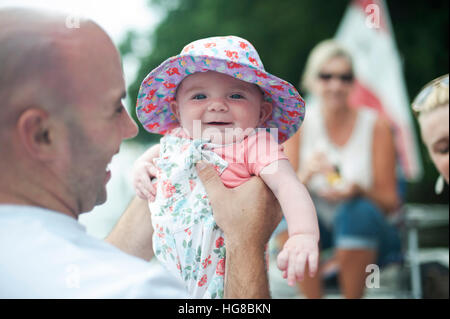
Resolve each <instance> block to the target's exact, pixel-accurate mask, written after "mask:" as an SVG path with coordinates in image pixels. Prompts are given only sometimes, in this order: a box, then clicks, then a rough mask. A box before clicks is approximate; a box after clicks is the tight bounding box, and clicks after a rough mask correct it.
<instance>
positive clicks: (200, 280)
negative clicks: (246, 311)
mask: <svg viewBox="0 0 450 319" xmlns="http://www.w3.org/2000/svg"><path fill="white" fill-rule="evenodd" d="M213 146H214V145H212V144H209V143H208V142H207V141H204V140H192V139H187V138H181V137H178V136H174V135H166V136H164V137H163V138H162V139H161V142H160V147H161V151H160V158H159V159H158V160H157V161H156V166H157V167H158V168H159V173H158V176H157V177H158V184H157V192H156V199H155V201H154V202H152V203H150V204H149V207H150V211H151V214H152V224H153V228H154V234H153V249H154V251H155V255H156V257H157V258H158V259H159V261H160V262H161V263H162V264H164V265H165V266H166V267H167V268H168V269H169V270H170V271H171V272H172V273H173V274H175V275H176V276H179V277H180V278H181V279H182V280H183V281H184V282H185V284H186V288H187V290H188V293H189V294H190V295H191V296H192V297H193V298H223V293H224V274H225V245H224V238H223V232H222V231H221V230H220V229H219V227H218V226H217V224H216V223H215V221H214V218H213V214H212V209H211V205H210V202H209V200H208V197H207V195H206V191H205V189H204V187H203V185H202V183H201V182H200V181H199V178H198V175H197V172H196V169H195V164H196V163H197V162H198V161H199V160H201V159H202V160H204V161H207V162H210V163H213V164H214V165H215V166H216V169H217V171H218V172H219V173H222V172H223V170H224V169H225V168H226V167H227V165H228V164H227V162H226V161H225V160H224V159H222V158H221V157H220V156H219V155H217V154H216V153H214V152H213V151H212V150H211V148H212V147H213Z"/></svg>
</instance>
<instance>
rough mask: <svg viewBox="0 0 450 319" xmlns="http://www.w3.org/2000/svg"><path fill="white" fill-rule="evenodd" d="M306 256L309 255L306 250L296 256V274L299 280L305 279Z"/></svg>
mask: <svg viewBox="0 0 450 319" xmlns="http://www.w3.org/2000/svg"><path fill="white" fill-rule="evenodd" d="M306 258H307V255H306V254H305V253H304V252H300V253H298V254H297V256H296V258H295V275H296V276H297V279H298V281H302V280H303V276H304V273H305V267H306Z"/></svg>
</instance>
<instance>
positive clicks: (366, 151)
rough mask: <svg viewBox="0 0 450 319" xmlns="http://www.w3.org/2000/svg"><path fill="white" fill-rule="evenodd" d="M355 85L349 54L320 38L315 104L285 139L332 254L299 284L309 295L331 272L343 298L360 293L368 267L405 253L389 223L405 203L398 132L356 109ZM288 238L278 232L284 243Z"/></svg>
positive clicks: (307, 76) (311, 63) (311, 74)
mask: <svg viewBox="0 0 450 319" xmlns="http://www.w3.org/2000/svg"><path fill="white" fill-rule="evenodd" d="M353 85H354V73H353V66H352V58H351V56H350V54H349V53H348V52H347V51H346V50H345V49H344V48H343V47H341V46H340V45H339V44H338V43H336V42H334V41H333V40H326V41H324V42H322V43H319V44H318V45H317V46H316V47H315V48H314V49H313V51H312V52H311V54H310V56H309V58H308V61H307V64H306V68H305V73H304V76H303V80H302V86H303V87H304V88H305V89H306V90H307V91H309V92H310V93H311V94H312V95H313V96H314V97H315V98H316V102H315V103H311V104H310V105H311V107H310V109H309V110H310V111H309V112H308V114H307V115H306V117H307V121H305V125H304V126H303V127H302V128H301V130H300V131H299V132H297V134H296V135H294V137H293V138H291V139H290V140H289V141H288V142H287V143H285V147H286V154H287V155H288V157H289V159H290V161H291V163H292V165H293V166H294V168H295V169H296V170H297V174H298V176H299V178H300V180H301V181H302V182H303V183H304V184H305V185H306V186H307V188H308V190H309V191H310V193H311V196H312V199H313V201H314V204H315V206H316V209H317V214H318V218H319V227H320V242H319V245H320V250H321V251H323V250H324V249H330V250H331V251H332V257H331V259H330V260H328V261H327V262H326V263H324V264H323V265H321V266H320V268H319V272H318V274H317V275H316V276H315V277H314V278H306V277H305V280H304V281H303V282H302V283H300V288H301V291H302V292H303V294H304V295H305V296H306V297H307V298H321V297H322V295H323V291H322V290H323V289H322V281H323V279H324V277H323V274H324V273H333V272H337V274H338V283H339V288H340V290H341V292H342V294H343V296H344V297H345V298H361V297H363V294H364V289H365V282H366V276H367V275H368V274H369V273H370V272H366V269H367V266H368V265H371V264H376V265H377V266H379V267H381V266H383V265H384V264H387V263H389V262H392V261H398V260H399V258H401V242H400V237H399V234H398V233H397V230H396V229H395V227H394V226H393V225H391V224H389V223H388V220H387V217H388V215H389V214H390V213H391V212H394V211H395V210H396V209H397V208H398V207H399V203H400V199H399V194H398V190H397V177H396V156H395V146H394V140H393V134H392V131H391V128H390V126H389V124H388V122H387V120H386V119H384V118H383V117H381V116H380V115H378V114H377V113H376V112H375V111H374V110H371V109H369V108H365V107H362V108H353V107H350V105H349V95H350V93H351V91H352V88H353ZM284 237H285V235H284V233H282V234H280V235H278V237H277V238H278V240H279V241H281V244H282V242H283V240H284Z"/></svg>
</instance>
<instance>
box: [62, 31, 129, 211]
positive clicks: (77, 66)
mask: <svg viewBox="0 0 450 319" xmlns="http://www.w3.org/2000/svg"><path fill="white" fill-rule="evenodd" d="M80 46H81V48H80V51H78V53H75V54H73V56H72V58H73V59H70V58H71V57H69V61H70V62H71V64H70V65H69V69H70V72H71V77H72V79H71V80H72V85H73V90H74V91H73V92H76V103H75V107H73V110H74V112H73V114H70V116H71V118H68V119H66V120H67V122H68V123H67V124H68V129H67V132H68V137H67V139H68V144H67V154H68V155H67V157H66V163H67V165H66V170H67V171H66V175H67V180H68V187H69V189H70V191H71V193H72V194H71V195H72V196H73V197H74V199H75V200H76V204H77V206H78V207H77V212H78V213H82V212H87V211H90V210H91V209H92V208H93V207H94V206H95V205H98V204H102V203H104V202H105V201H106V183H107V182H108V181H109V179H110V178H111V172H110V171H109V169H108V164H109V163H110V162H111V160H112V157H113V156H114V154H116V153H117V152H119V148H120V144H121V142H122V140H123V139H126V138H131V137H133V136H135V135H136V134H137V126H136V124H135V123H134V122H133V121H132V119H131V118H130V117H129V115H128V113H127V111H126V109H125V108H124V106H123V104H122V99H123V98H124V97H125V84H124V79H123V73H122V67H121V63H120V57H119V54H118V52H117V50H116V49H115V48H114V46H113V44H112V43H111V42H110V40H109V39H108V38H107V37H106V35H104V34H101V33H100V34H99V30H93V31H92V33H90V34H87V35H86V36H85V37H84V38H83V43H82V44H80ZM71 113H72V112H71Z"/></svg>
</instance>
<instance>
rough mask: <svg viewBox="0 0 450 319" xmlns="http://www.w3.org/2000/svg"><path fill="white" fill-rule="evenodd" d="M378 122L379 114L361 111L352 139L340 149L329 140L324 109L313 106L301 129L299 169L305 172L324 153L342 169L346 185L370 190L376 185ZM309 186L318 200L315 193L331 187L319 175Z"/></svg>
mask: <svg viewBox="0 0 450 319" xmlns="http://www.w3.org/2000/svg"><path fill="white" fill-rule="evenodd" d="M376 120H377V113H376V111H374V110H371V109H369V108H366V107H363V108H359V109H358V113H357V118H356V122H355V124H354V128H353V131H352V134H351V136H350V138H349V139H348V141H347V143H346V144H345V145H343V146H338V145H336V144H334V143H333V142H332V141H331V140H330V139H329V138H328V135H327V131H326V127H325V122H324V118H323V116H322V112H321V107H320V106H317V105H312V106H310V107H309V108H308V109H307V113H306V118H305V121H304V123H303V125H302V127H301V149H300V157H299V160H300V163H299V167H300V168H302V165H304V164H305V163H306V162H307V160H308V159H309V158H310V157H311V156H312V155H313V154H314V153H315V152H323V153H324V154H325V155H326V156H327V158H328V160H329V161H330V162H331V163H332V164H334V165H335V166H336V167H337V168H338V169H339V173H340V176H341V178H342V181H343V182H344V183H347V182H349V183H351V182H353V183H356V184H358V185H360V186H361V187H363V188H364V189H369V188H370V187H371V186H372V182H373V171H372V170H373V168H372V143H373V128H374V124H375V121H376ZM307 186H308V188H309V190H310V191H311V193H312V195H313V197H316V196H314V195H315V193H317V192H319V191H321V190H325V189H326V188H327V187H330V184H329V182H328V181H327V178H326V177H325V176H322V175H315V176H313V178H311V180H310V182H309V183H308V185H307ZM319 206H320V205H319ZM317 208H318V210H319V207H317ZM330 209H331V207H330Z"/></svg>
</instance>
